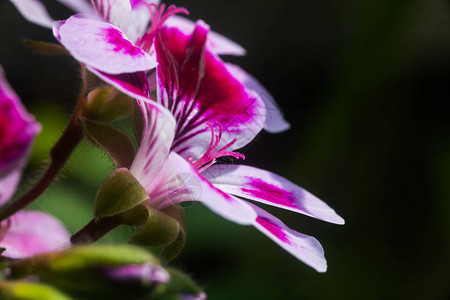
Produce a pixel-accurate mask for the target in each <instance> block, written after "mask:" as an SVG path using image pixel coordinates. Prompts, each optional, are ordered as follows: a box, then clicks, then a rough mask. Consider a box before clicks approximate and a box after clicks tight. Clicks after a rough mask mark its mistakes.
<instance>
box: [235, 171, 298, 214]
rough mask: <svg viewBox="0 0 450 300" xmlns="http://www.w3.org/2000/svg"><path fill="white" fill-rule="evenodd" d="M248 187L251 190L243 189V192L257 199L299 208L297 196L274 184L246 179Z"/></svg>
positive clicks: (256, 179) (255, 179)
mask: <svg viewBox="0 0 450 300" xmlns="http://www.w3.org/2000/svg"><path fill="white" fill-rule="evenodd" d="M246 178H247V180H248V181H247V182H246V186H247V187H251V188H244V187H242V188H241V191H242V192H244V193H246V194H248V195H250V196H253V197H255V198H260V199H264V200H266V201H269V202H272V203H275V204H279V205H283V206H287V207H291V208H299V205H298V204H297V203H296V201H295V199H296V197H295V195H294V193H292V192H289V191H287V190H284V189H281V188H279V187H277V186H275V185H273V184H270V183H268V182H265V181H263V180H261V179H259V178H253V177H246Z"/></svg>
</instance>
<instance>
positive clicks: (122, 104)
mask: <svg viewBox="0 0 450 300" xmlns="http://www.w3.org/2000/svg"><path fill="white" fill-rule="evenodd" d="M133 102H134V100H133V99H132V98H131V97H129V96H127V95H125V94H123V93H121V92H119V91H118V90H117V89H115V88H113V87H110V88H103V89H95V90H93V91H92V92H90V93H89V95H88V98H87V103H86V106H85V116H87V117H88V118H89V119H94V120H97V121H103V122H113V121H116V120H118V119H121V118H123V117H126V116H128V115H129V114H130V112H131V105H132V103H133Z"/></svg>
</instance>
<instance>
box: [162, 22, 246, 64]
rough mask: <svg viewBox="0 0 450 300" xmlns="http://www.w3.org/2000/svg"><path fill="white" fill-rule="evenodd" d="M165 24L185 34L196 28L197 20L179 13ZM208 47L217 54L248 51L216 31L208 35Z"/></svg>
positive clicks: (242, 53) (234, 53)
mask: <svg viewBox="0 0 450 300" xmlns="http://www.w3.org/2000/svg"><path fill="white" fill-rule="evenodd" d="M165 25H166V26H168V27H176V28H177V29H179V30H181V31H182V32H183V33H184V34H190V33H191V32H192V31H193V30H194V28H195V22H193V21H191V20H189V19H187V18H184V17H180V16H178V15H174V16H172V17H170V18H169V19H167V21H166V22H165ZM206 48H207V49H208V50H209V51H211V52H212V53H214V54H216V55H237V56H242V55H245V53H246V51H245V49H244V48H243V47H242V46H241V45H239V44H237V43H235V42H233V41H232V40H230V39H228V38H227V37H224V36H223V35H221V34H218V33H217V32H214V31H211V32H210V33H209V35H208V40H207V41H206Z"/></svg>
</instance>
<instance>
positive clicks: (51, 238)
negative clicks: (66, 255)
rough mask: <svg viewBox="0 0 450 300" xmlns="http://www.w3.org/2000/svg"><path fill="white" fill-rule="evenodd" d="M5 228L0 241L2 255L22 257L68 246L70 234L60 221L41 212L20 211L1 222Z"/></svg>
mask: <svg viewBox="0 0 450 300" xmlns="http://www.w3.org/2000/svg"><path fill="white" fill-rule="evenodd" d="M1 226H2V227H5V226H6V228H5V229H7V226H9V229H7V231H6V234H5V235H4V236H3V239H2V240H1V241H0V247H3V248H6V250H5V251H4V252H3V253H2V255H3V256H7V257H11V258H23V257H27V256H31V255H35V254H40V253H44V252H47V251H52V250H58V249H62V248H64V247H66V246H69V239H70V235H69V233H68V232H67V231H66V229H65V228H64V226H63V225H62V224H61V222H60V221H59V220H58V219H56V218H54V217H52V216H50V215H48V214H45V213H43V212H39V211H20V212H18V213H16V214H15V215H13V216H12V217H10V218H9V219H7V220H5V221H3V222H2V223H1Z"/></svg>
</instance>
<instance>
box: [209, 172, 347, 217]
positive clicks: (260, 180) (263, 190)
mask: <svg viewBox="0 0 450 300" xmlns="http://www.w3.org/2000/svg"><path fill="white" fill-rule="evenodd" d="M203 175H204V176H205V177H206V178H208V179H209V180H210V181H211V182H212V183H213V184H214V186H216V187H217V188H219V189H221V190H223V191H225V192H227V193H230V194H233V195H236V196H239V197H243V198H247V199H250V200H254V201H258V202H261V203H264V204H268V205H273V206H276V207H280V208H283V209H287V210H291V211H294V212H298V213H301V214H304V215H307V216H311V217H314V218H317V219H320V220H324V221H327V222H330V223H335V224H344V219H342V218H341V217H340V216H339V215H338V214H336V212H335V211H334V210H333V209H332V208H331V207H329V206H328V205H327V204H326V203H325V202H323V201H322V200H320V199H318V198H317V197H315V196H314V195H312V194H311V193H309V192H308V191H306V190H304V189H302V188H301V187H299V186H298V185H296V184H294V183H292V182H290V181H289V180H287V179H285V178H283V177H281V176H278V175H276V174H274V173H271V172H268V171H265V170H261V169H258V168H254V167H249V166H243V165H214V166H211V167H210V168H208V169H207V170H206V171H205V172H204V174H203Z"/></svg>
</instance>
